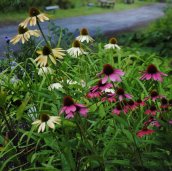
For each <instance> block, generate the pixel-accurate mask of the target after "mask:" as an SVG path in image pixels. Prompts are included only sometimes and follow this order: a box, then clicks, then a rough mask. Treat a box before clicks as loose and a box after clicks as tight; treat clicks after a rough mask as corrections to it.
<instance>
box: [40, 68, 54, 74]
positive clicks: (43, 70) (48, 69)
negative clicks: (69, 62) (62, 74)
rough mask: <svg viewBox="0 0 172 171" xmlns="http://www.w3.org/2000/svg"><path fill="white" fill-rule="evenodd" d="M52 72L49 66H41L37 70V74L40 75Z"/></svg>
mask: <svg viewBox="0 0 172 171" xmlns="http://www.w3.org/2000/svg"><path fill="white" fill-rule="evenodd" d="M53 73H54V70H53V69H52V68H50V67H41V68H39V70H38V75H40V76H45V75H47V74H53Z"/></svg>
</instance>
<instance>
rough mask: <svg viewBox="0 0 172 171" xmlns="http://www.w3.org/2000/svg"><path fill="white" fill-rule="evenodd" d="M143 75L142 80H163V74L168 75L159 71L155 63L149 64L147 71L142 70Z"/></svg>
mask: <svg viewBox="0 0 172 171" xmlns="http://www.w3.org/2000/svg"><path fill="white" fill-rule="evenodd" d="M142 73H143V75H142V76H141V77H140V79H141V80H150V79H153V80H155V81H160V82H162V76H167V74H165V73H163V72H160V71H158V69H157V67H156V66H155V65H153V64H151V65H149V66H148V67H147V69H146V71H143V72H142Z"/></svg>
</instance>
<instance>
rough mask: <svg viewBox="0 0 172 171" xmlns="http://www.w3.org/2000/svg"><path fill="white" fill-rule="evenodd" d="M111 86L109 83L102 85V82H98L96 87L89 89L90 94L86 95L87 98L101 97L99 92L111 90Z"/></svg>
mask: <svg viewBox="0 0 172 171" xmlns="http://www.w3.org/2000/svg"><path fill="white" fill-rule="evenodd" d="M112 86H113V85H112V84H111V83H104V84H102V80H99V81H98V83H97V85H96V86H93V87H91V88H90V92H89V93H88V94H87V97H88V98H96V97H100V96H101V95H102V93H101V91H105V90H106V89H109V88H111V87H112Z"/></svg>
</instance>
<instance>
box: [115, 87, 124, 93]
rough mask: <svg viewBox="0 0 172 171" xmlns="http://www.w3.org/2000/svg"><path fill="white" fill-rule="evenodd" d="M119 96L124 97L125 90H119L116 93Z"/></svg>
mask: <svg viewBox="0 0 172 171" xmlns="http://www.w3.org/2000/svg"><path fill="white" fill-rule="evenodd" d="M116 94H117V95H124V89H123V88H118V89H117V91H116Z"/></svg>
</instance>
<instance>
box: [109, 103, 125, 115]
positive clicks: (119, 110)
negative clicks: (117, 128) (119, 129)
mask: <svg viewBox="0 0 172 171" xmlns="http://www.w3.org/2000/svg"><path fill="white" fill-rule="evenodd" d="M127 112H128V110H127V108H126V106H125V104H124V105H122V104H121V103H119V104H117V105H116V107H115V109H113V111H112V114H116V115H118V116H119V115H120V114H121V113H124V114H126V113H127Z"/></svg>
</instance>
